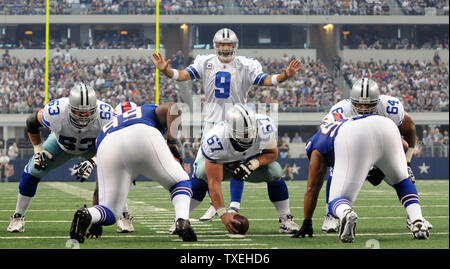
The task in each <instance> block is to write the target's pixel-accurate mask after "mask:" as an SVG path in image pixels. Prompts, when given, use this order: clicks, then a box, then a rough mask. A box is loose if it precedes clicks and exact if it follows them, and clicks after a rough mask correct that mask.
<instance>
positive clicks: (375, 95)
mask: <svg viewBox="0 0 450 269" xmlns="http://www.w3.org/2000/svg"><path fill="white" fill-rule="evenodd" d="M350 100H351V102H352V109H353V111H354V112H355V113H356V114H358V115H365V114H376V111H377V105H378V102H379V101H380V90H379V89H378V85H377V83H376V82H375V81H373V80H372V79H370V78H362V79H359V80H357V81H356V82H355V83H354V84H353V87H352V90H351V92H350Z"/></svg>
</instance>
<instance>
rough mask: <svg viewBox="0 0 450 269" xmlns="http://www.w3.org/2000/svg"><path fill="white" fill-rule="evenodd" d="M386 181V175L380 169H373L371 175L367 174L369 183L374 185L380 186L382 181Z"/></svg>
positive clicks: (370, 171)
mask: <svg viewBox="0 0 450 269" xmlns="http://www.w3.org/2000/svg"><path fill="white" fill-rule="evenodd" d="M383 179H384V173H383V171H381V169H380V168H377V167H372V169H370V170H369V174H367V178H366V180H367V181H369V182H370V183H371V184H372V185H374V186H378V185H379V184H380V183H381V181H383Z"/></svg>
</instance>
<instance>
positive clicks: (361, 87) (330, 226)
mask: <svg viewBox="0 0 450 269" xmlns="http://www.w3.org/2000/svg"><path fill="white" fill-rule="evenodd" d="M366 114H375V115H379V116H383V117H386V118H388V119H391V120H392V121H393V122H394V123H395V125H396V126H398V130H399V131H400V135H401V136H402V137H403V139H404V141H405V142H406V144H407V145H408V146H407V148H406V149H405V153H406V162H407V165H408V174H409V177H410V179H411V181H412V182H413V183H415V177H414V173H413V172H412V169H411V167H410V163H411V159H412V155H413V152H414V146H415V145H416V141H417V136H416V126H415V124H414V121H413V120H412V118H411V117H410V116H409V115H408V113H406V112H405V111H404V108H403V105H402V103H401V102H400V100H399V99H397V98H395V97H393V96H387V95H380V90H379V88H378V85H377V83H376V82H375V81H374V80H372V79H370V78H362V79H359V80H357V81H356V82H355V83H354V84H353V87H352V90H351V92H350V99H345V100H342V101H340V102H339V103H337V104H335V105H334V106H333V107H332V108H331V109H330V113H329V115H330V116H333V117H335V118H351V117H355V116H358V115H366ZM330 174H332V169H330ZM384 178H385V176H384V174H383V173H382V172H381V170H380V169H378V168H377V167H373V168H372V169H371V170H370V171H369V174H368V176H367V180H368V181H369V182H370V183H371V184H373V185H375V186H377V185H378V184H380V183H381V182H382V181H383V179H384ZM329 179H330V177H329ZM326 190H327V196H326V197H327V201H326V202H327V203H328V190H329V180H327V188H326ZM326 208H327V212H326V214H325V217H324V221H323V225H322V231H324V232H337V231H338V230H339V221H338V219H335V218H333V217H332V216H331V214H329V212H328V207H326ZM424 221H425V223H426V224H427V227H428V228H429V229H431V228H432V227H433V226H432V225H431V223H430V222H428V221H427V220H424ZM406 227H407V228H408V229H410V230H411V229H412V222H411V220H410V219H408V218H406Z"/></svg>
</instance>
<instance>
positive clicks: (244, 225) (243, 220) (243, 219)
mask: <svg viewBox="0 0 450 269" xmlns="http://www.w3.org/2000/svg"><path fill="white" fill-rule="evenodd" d="M233 218H234V219H235V220H237V221H239V222H240V223H241V224H234V223H233V226H234V228H236V230H238V234H245V233H246V232H247V231H248V227H249V223H248V219H247V218H246V217H245V216H242V215H240V214H236V215H234V217H233Z"/></svg>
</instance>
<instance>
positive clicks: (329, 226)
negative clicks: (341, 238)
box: [322, 213, 339, 233]
mask: <svg viewBox="0 0 450 269" xmlns="http://www.w3.org/2000/svg"><path fill="white" fill-rule="evenodd" d="M322 231H323V232H325V233H337V232H338V231H339V219H336V218H334V217H333V216H331V214H330V213H328V214H326V215H325V217H323V224H322Z"/></svg>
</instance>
